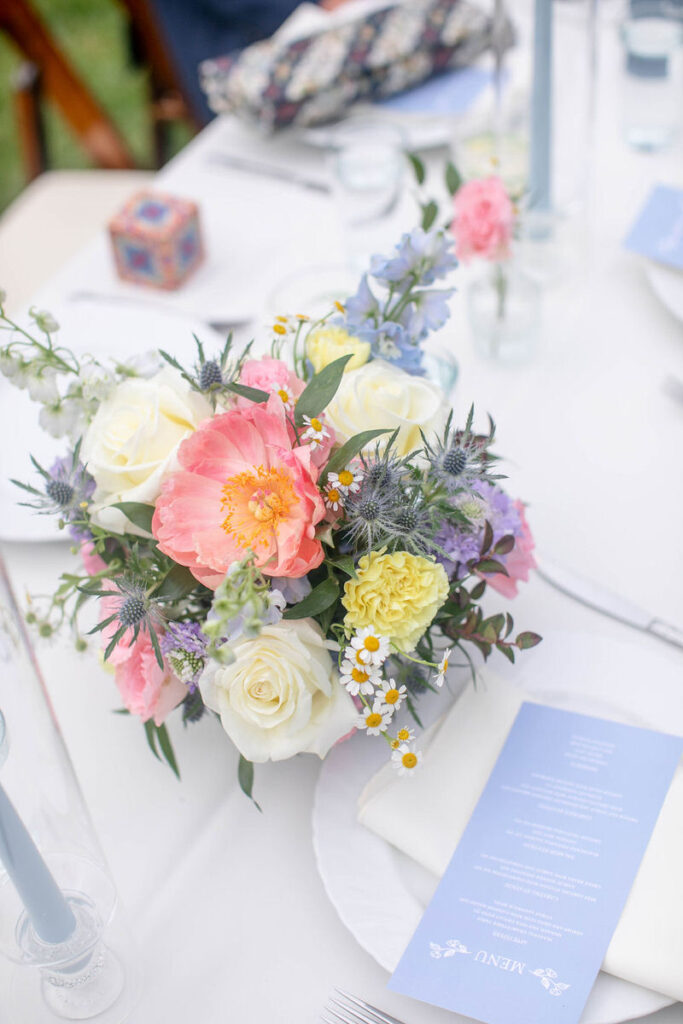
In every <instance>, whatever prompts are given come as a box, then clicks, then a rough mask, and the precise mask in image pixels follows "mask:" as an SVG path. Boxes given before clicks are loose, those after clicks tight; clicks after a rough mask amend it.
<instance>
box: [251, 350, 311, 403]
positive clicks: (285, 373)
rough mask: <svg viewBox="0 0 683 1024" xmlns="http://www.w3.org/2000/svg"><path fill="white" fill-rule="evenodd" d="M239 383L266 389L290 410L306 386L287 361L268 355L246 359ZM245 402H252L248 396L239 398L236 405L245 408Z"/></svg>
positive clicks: (262, 389)
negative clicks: (277, 396)
mask: <svg viewBox="0 0 683 1024" xmlns="http://www.w3.org/2000/svg"><path fill="white" fill-rule="evenodd" d="M240 384H245V385H246V386H247V387H250V388H259V389H260V390H261V391H267V392H268V394H269V395H272V394H277V395H279V397H280V398H281V399H282V401H283V403H284V405H285V407H287V408H289V409H290V410H291V408H293V406H294V402H295V401H296V399H297V398H298V397H299V395H300V394H301V392H302V391H303V390H304V388H305V387H306V385H305V383H304V381H302V380H301V379H300V378H299V377H297V375H296V374H295V373H294V371H293V370H290V368H289V367H288V366H287V363H283V361H282V360H281V359H271V357H270V356H264V357H263V358H262V359H247V361H246V362H245V364H244V366H243V367H242V372H241V373H240ZM247 403H248V404H252V403H251V402H250V401H249V399H248V398H241V399H239V402H238V406H239V407H240V408H242V409H245V408H247Z"/></svg>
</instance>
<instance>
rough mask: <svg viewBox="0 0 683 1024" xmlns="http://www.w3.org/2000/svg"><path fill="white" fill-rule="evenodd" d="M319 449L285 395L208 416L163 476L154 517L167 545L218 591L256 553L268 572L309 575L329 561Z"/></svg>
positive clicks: (154, 527)
mask: <svg viewBox="0 0 683 1024" xmlns="http://www.w3.org/2000/svg"><path fill="white" fill-rule="evenodd" d="M311 454H312V453H311V448H310V445H308V444H304V445H296V444H295V443H293V440H292V437H291V435H290V431H289V429H288V424H287V420H286V416H285V410H284V406H283V405H282V402H281V400H280V399H279V398H278V397H277V396H276V395H272V396H271V398H270V399H269V401H268V403H267V404H265V405H259V404H255V403H251V404H250V405H249V406H248V407H245V408H243V409H233V410H231V411H229V412H226V413H223V414H221V415H219V416H215V417H214V418H213V419H209V420H206V421H205V422H204V423H203V424H202V425H201V426H200V428H199V429H198V430H197V431H195V433H194V434H192V435H191V436H190V437H188V438H187V439H186V440H185V441H183V442H182V444H181V445H180V447H179V449H178V460H179V462H180V465H181V466H182V467H183V468H182V469H181V470H180V471H179V472H177V473H173V474H171V475H170V476H169V477H167V479H166V480H165V482H164V484H163V487H162V491H161V496H160V497H159V499H158V501H157V506H156V511H155V513H154V518H153V520H152V532H153V534H154V536H155V537H156V539H157V541H158V542H159V549H160V550H161V551H163V552H164V554H166V555H168V556H169V557H170V558H172V559H173V560H174V561H175V562H179V563H180V565H186V566H187V567H188V568H189V569H190V571H191V572H192V573H193V574H194V576H195V577H196V578H197V579H198V580H199V581H200V582H201V583H204V584H205V585H206V586H207V587H211V588H212V589H215V588H216V587H217V586H218V585H219V584H220V583H221V581H222V580H223V579H224V577H225V574H226V572H227V570H228V568H229V567H230V566H231V565H232V563H233V562H236V561H238V560H240V559H242V558H244V557H245V556H246V554H247V553H248V552H249V551H253V552H254V554H255V556H256V564H257V565H258V566H260V568H261V569H262V570H263V572H264V573H266V574H267V575H269V576H292V577H298V576H304V575H305V574H306V573H308V572H310V570H311V569H314V568H316V566H318V565H320V563H321V562H322V560H323V549H322V545H321V543H320V541H319V540H317V539H316V536H315V527H316V525H317V524H318V523H319V522H320V521H321V520H322V519H323V517H324V515H325V505H324V502H323V500H322V498H321V496H320V492H319V491H318V488H317V486H316V481H317V479H318V469H317V467H316V466H315V465H314V464H313V461H312V459H311Z"/></svg>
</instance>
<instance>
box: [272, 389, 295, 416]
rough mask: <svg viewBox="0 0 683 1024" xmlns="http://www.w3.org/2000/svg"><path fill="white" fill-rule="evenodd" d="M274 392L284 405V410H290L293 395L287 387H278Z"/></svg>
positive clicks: (292, 405)
mask: <svg viewBox="0 0 683 1024" xmlns="http://www.w3.org/2000/svg"><path fill="white" fill-rule="evenodd" d="M276 394H277V395H278V397H279V398H280V400H281V402H282V404H283V405H284V407H285V410H286V411H287V412H291V411H292V409H293V408H294V395H293V394H292V392H291V391H290V390H289V388H285V387H282V388H278V390H277V392H276Z"/></svg>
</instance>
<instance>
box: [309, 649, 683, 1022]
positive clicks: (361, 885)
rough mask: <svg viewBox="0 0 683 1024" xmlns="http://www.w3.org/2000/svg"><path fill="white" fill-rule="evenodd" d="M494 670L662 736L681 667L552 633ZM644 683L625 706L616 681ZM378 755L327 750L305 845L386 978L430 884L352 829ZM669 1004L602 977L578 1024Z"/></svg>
mask: <svg viewBox="0 0 683 1024" xmlns="http://www.w3.org/2000/svg"><path fill="white" fill-rule="evenodd" d="M653 652H654V653H653ZM501 661H502V659H501ZM496 670H497V671H498V674H500V675H506V676H508V677H509V678H511V679H512V680H515V681H517V682H518V683H519V685H520V686H522V687H523V688H524V690H525V691H526V692H528V693H529V694H530V695H533V696H534V698H537V699H539V700H541V701H542V702H543V703H546V704H553V705H556V706H558V707H563V708H566V709H568V710H571V711H577V712H579V713H585V714H593V715H601V716H603V717H608V718H618V719H620V720H621V721H625V722H627V723H630V724H633V725H640V726H647V727H650V728H659V729H662V730H666V731H671V730H672V725H673V728H674V729H675V728H676V725H675V724H673V723H672V719H671V703H670V701H671V693H672V692H673V693H675V692H676V691H675V686H677V685H680V664H678V663H676V662H675V660H674V661H673V662H672V661H671V660H670V659H669V658H667V657H666V656H665V655H664V654H663V653H660V652H659V649H658V648H656V647H655V645H652V644H642V643H641V644H638V643H631V642H627V641H623V642H616V641H614V640H610V641H604V640H601V639H600V638H599V637H597V636H594V637H593V636H587V635H583V634H582V635H578V634H576V635H574V634H568V633H559V632H558V633H557V634H554V635H553V636H551V637H546V638H545V640H544V643H543V644H542V645H541V646H540V647H539V648H537V649H536V651H534V652H533V658H531V657H530V658H529V661H528V664H527V665H526V666H525V664H524V659H523V658H520V659H519V661H518V664H517V665H516V666H514V667H513V666H507V663H505V665H504V666H501V665H499V664H497V665H496ZM647 678H649V679H657V680H661V682H662V691H661V693H658V692H657V688H656V687H655V688H654V689H652V690H650V698H651V699H649V700H647V699H643V696H642V695H641V696H639V698H638V699H637V700H635V701H633V702H632V701H631V700H629V701H628V702H627V701H626V700H625V698H624V696H623V693H624V689H623V687H622V686H621V685H620V684H621V682H623V680H624V679H631V680H634V679H647ZM464 682H466V679H463V677H462V676H459V677H455V679H454V680H453V681H452V685H453V688H454V690H457V689H458V688H459V687H460V686H462V685H463V684H464ZM669 684H670V687H671V688H670V689H669ZM627 692H628V691H627ZM639 704H640V706H638V705H639ZM419 711H420V716H421V718H422V719H423V721H424V723H425V725H428V724H430V723H431V722H433V721H435V719H436V718H437V717H438V715H439V714H441V713H442V712H443V711H444V703H443V698H442V699H441V700H439V699H438V696H437V697H436V698H435V697H434V695H432V694H430V695H428V696H427V697H425V698H424V699H423V701H422V702H421V704H420V707H419ZM677 724H678V726H680V724H681V723H677ZM386 756H387V754H386V746H385V744H383V743H382V744H379V743H378V744H373V743H371V742H370V741H369V740H368V737H366V736H365V735H364V734H363V735H356V736H355V737H353V738H352V739H351V740H349V741H348V742H346V743H343V744H341V745H340V746H338V747H335V748H334V749H333V750H332V751H331V753H330V754H329V755H328V756H327V758H326V759H325V761H324V762H323V766H322V770H321V773H320V778H319V781H318V785H317V789H316V797H315V804H314V808H313V843H314V848H315V854H316V860H317V865H318V870H319V872H320V875H321V878H322V880H323V884H324V886H325V889H326V891H327V894H328V896H329V898H330V900H331V901H332V904H333V905H334V907H335V909H336V911H337V913H338V914H339V917H340V918H341V920H342V922H343V923H344V924H345V925H346V927H347V928H348V929H349V931H351V933H352V934H353V935H354V936H355V938H356V939H357V940H358V942H359V943H360V945H361V946H362V947H363V948H364V949H365V950H367V952H368V953H370V955H371V956H372V957H373V958H374V959H375V960H376V961H377V962H378V963H379V964H380V965H381V966H382V967H384V968H385V969H386V970H387V971H390V972H391V971H393V969H394V968H395V966H396V964H397V963H398V960H399V958H400V956H401V954H402V953H403V950H404V949H405V947H406V945H407V944H408V941H409V940H410V938H411V936H412V934H413V931H414V930H415V927H416V926H417V923H418V921H419V920H420V918H421V916H422V913H423V911H424V908H425V907H426V905H427V903H428V902H429V899H430V898H431V895H432V893H433V891H434V888H435V887H436V884H437V879H436V878H435V877H434V876H433V875H431V874H430V873H429V872H427V871H426V870H424V869H423V868H422V867H420V866H419V865H418V864H416V863H415V862H413V861H412V860H410V859H409V858H407V857H406V856H405V855H403V854H402V853H400V852H399V851H397V850H395V849H394V848H393V847H391V846H390V845H389V844H388V843H386V842H385V841H384V840H383V839H381V838H380V837H379V836H376V835H375V834H374V833H372V832H370V831H369V830H368V829H366V828H365V827H363V826H362V825H360V824H359V823H358V821H357V817H356V811H357V801H358V797H359V796H360V793H361V791H362V789H363V788H364V786H365V785H366V783H367V782H368V780H369V779H370V778H371V776H372V775H373V774H374V773H375V772H376V771H377V770H378V769H379V768H380V767H381V766H382V765H383V764H384V762H385V761H386ZM358 865H362V869H361V870H359V869H358ZM378 879H381V884H377V880H378ZM672 1003H673V1000H672V999H670V998H668V997H667V996H663V995H660V994H658V993H655V992H650V991H648V990H646V989H643V988H640V987H639V986H636V985H632V984H630V983H628V982H625V981H621V980H620V979H618V978H614V977H612V976H611V975H608V974H604V973H603V972H601V973H600V974H599V975H598V978H597V981H596V984H595V986H594V988H593V991H592V993H591V995H590V998H589V1000H588V1003H587V1004H586V1008H585V1010H584V1014H583V1016H582V1018H581V1024H617V1022H621V1021H625V1020H631V1019H633V1018H636V1017H641V1016H644V1015H646V1014H649V1013H653V1012H655V1011H656V1010H659V1009H661V1008H662V1007H664V1006H670V1005H671V1004H672Z"/></svg>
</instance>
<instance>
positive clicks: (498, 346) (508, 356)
mask: <svg viewBox="0 0 683 1024" xmlns="http://www.w3.org/2000/svg"><path fill="white" fill-rule="evenodd" d="M467 312H468V317H469V322H470V328H471V330H472V337H473V343H474V348H475V350H476V352H477V354H478V355H480V356H482V357H483V358H484V359H490V360H493V361H495V362H499V363H503V364H507V365H510V366H515V365H516V366H519V365H522V364H524V363H528V362H529V361H530V360H531V359H532V358H533V356H534V354H535V352H536V349H537V346H538V336H539V327H540V312H541V294H540V289H539V287H538V285H536V284H535V283H534V282H533V281H531V280H530V279H529V278H528V277H527V276H526V275H524V274H521V273H520V272H519V270H518V269H517V267H516V266H515V264H514V263H513V262H512V261H507V262H505V263H487V264H483V265H482V266H481V267H480V268H478V271H475V273H474V274H473V275H472V277H471V279H470V280H469V281H468V284H467Z"/></svg>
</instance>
